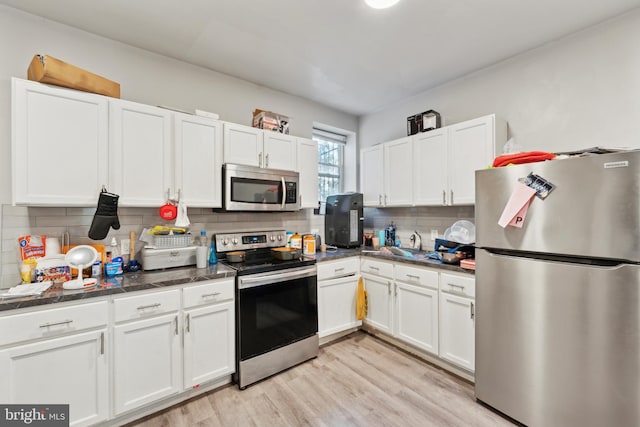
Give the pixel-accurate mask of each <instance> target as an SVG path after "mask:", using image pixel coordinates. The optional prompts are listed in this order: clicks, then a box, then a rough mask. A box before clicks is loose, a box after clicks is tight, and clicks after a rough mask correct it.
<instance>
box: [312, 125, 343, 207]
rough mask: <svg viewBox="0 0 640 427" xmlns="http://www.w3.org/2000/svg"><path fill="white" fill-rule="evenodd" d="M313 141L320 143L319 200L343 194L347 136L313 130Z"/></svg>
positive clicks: (322, 200)
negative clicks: (343, 170) (343, 168)
mask: <svg viewBox="0 0 640 427" xmlns="http://www.w3.org/2000/svg"><path fill="white" fill-rule="evenodd" d="M313 140H314V141H316V142H317V143H318V199H319V200H320V202H326V200H327V196H330V195H332V194H337V193H341V192H342V188H343V187H342V167H343V162H344V146H345V145H346V143H347V137H346V135H340V134H337V133H333V132H328V131H326V130H322V129H317V128H313Z"/></svg>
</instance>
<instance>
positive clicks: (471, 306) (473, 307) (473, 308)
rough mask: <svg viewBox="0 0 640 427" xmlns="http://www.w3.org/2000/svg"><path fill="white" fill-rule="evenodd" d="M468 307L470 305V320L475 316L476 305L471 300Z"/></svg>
mask: <svg viewBox="0 0 640 427" xmlns="http://www.w3.org/2000/svg"><path fill="white" fill-rule="evenodd" d="M469 307H470V310H471V320H473V319H475V317H476V306H475V305H474V304H473V302H472V303H471V305H470V306H469Z"/></svg>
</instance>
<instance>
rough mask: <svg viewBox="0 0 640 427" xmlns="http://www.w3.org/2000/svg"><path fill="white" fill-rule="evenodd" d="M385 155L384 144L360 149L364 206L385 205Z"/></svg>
mask: <svg viewBox="0 0 640 427" xmlns="http://www.w3.org/2000/svg"><path fill="white" fill-rule="evenodd" d="M383 156H384V151H383V148H382V145H375V146H373V147H369V148H364V149H362V150H361V151H360V188H361V191H362V195H363V203H364V206H383V199H382V198H383V193H384V180H383V170H384V160H383V158H384V157H383Z"/></svg>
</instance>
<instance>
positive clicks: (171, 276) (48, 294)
mask: <svg viewBox="0 0 640 427" xmlns="http://www.w3.org/2000/svg"><path fill="white" fill-rule="evenodd" d="M235 275H236V271H235V270H234V269H233V268H231V267H227V266H226V265H224V264H220V263H218V264H215V265H211V266H209V267H207V268H202V269H198V268H195V267H179V268H171V269H166V270H154V271H138V272H135V273H125V274H124V275H122V276H116V277H108V278H106V277H102V278H101V279H99V281H98V285H97V286H95V287H93V288H90V289H78V290H64V289H62V287H51V288H49V289H48V290H47V291H45V292H44V293H43V294H42V295H41V296H30V297H24V298H3V299H0V311H5V310H16V309H19V308H25V307H34V306H39V305H45V304H53V303H58V302H67V301H75V300H80V299H86V298H95V297H102V296H107V295H114V294H118V295H120V294H124V293H128V292H135V291H143V290H147V289H157V288H163V287H167V286H175V285H183V284H187V283H194V282H200V281H203V280H213V279H222V278H225V277H235Z"/></svg>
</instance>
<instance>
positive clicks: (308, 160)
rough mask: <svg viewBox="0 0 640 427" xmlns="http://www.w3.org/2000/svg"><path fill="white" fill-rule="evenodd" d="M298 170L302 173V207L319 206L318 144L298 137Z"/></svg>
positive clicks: (300, 183)
mask: <svg viewBox="0 0 640 427" xmlns="http://www.w3.org/2000/svg"><path fill="white" fill-rule="evenodd" d="M297 156H298V161H297V166H296V167H297V170H298V172H299V173H300V182H299V185H300V207H301V208H317V207H318V144H316V142H315V141H313V140H311V139H306V138H298V153H297Z"/></svg>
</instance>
